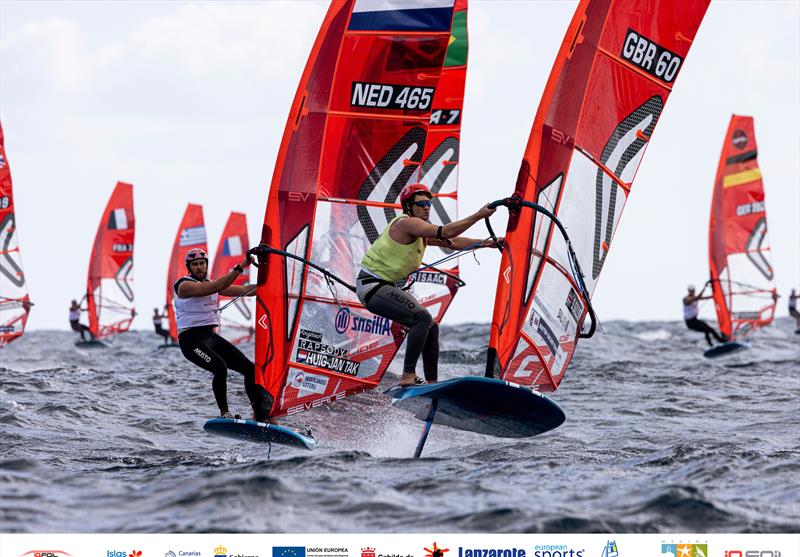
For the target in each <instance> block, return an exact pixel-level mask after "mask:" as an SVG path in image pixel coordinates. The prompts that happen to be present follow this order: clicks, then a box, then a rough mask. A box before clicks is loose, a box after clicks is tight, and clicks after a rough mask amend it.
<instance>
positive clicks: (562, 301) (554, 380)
mask: <svg viewBox="0 0 800 557" xmlns="http://www.w3.org/2000/svg"><path fill="white" fill-rule="evenodd" d="M707 6H708V1H707V0H703V1H697V2H674V1H659V0H645V1H642V0H619V1H615V2H611V1H609V0H583V1H582V2H581V3H580V4H579V5H578V8H577V10H576V12H575V15H574V17H573V19H572V22H571V23H570V26H569V28H568V30H567V34H566V36H565V38H564V42H563V43H562V45H561V48H560V50H559V52H558V56H557V58H556V62H555V64H554V66H553V70H552V72H551V73H550V78H549V80H548V82H547V86H546V87H545V91H544V94H543V97H542V100H541V103H540V105H539V110H538V111H537V113H536V118H535V120H534V124H533V129H532V130H531V135H530V138H529V140H528V146H527V148H526V151H525V156H524V158H523V161H522V166H521V168H520V171H519V176H518V178H517V184H516V189H515V191H514V193H515V194H516V195H518V196H520V197H521V198H523V199H524V200H527V201H530V202H534V203H538V204H539V205H542V206H544V207H545V208H547V209H549V210H550V211H552V212H553V213H554V214H555V215H556V216H557V217H558V218H559V220H560V221H561V222H562V223H563V225H564V226H565V227H566V230H567V231H568V234H569V237H570V239H571V242H572V247H573V248H574V251H575V253H576V255H577V260H578V262H579V264H580V266H581V268H582V270H583V272H584V273H585V282H586V287H587V289H588V295H591V293H592V292H593V291H594V288H595V286H596V284H597V280H598V278H599V276H600V271H601V270H602V267H603V263H604V261H605V258H606V255H607V254H608V250H609V249H610V246H611V243H612V239H613V236H614V231H615V230H616V227H617V224H618V222H619V218H620V216H621V214H622V209H623V206H624V205H625V202H626V200H627V197H628V194H629V192H630V188H631V185H632V182H633V179H634V176H635V175H636V170H637V169H638V167H639V164H640V162H641V160H642V156H643V155H644V151H645V148H646V145H647V142H648V141H649V139H650V137H651V136H652V134H653V129H654V127H655V125H656V123H657V121H658V119H659V117H660V115H661V112H662V110H663V108H664V104H665V103H666V101H667V97H668V96H669V93H670V91H671V90H672V87H673V85H674V82H675V79H676V78H677V75H678V72H679V70H680V68H681V66H682V65H683V61H684V60H685V57H686V55H687V54H688V52H689V48H690V46H691V44H692V41H693V39H694V37H695V33H696V32H697V29H698V27H699V25H700V22H701V21H702V19H703V16H704V14H705V11H706V8H707ZM506 244H507V248H506V249H505V250H504V253H503V257H502V260H501V265H500V274H499V277H498V284H497V294H496V299H495V308H494V315H493V319H492V328H491V335H490V341H489V348H490V354H492V353H493V352H496V355H497V363H499V366H500V370H501V377H502V378H503V379H506V380H509V381H513V382H515V383H519V384H524V385H530V386H533V387H535V388H537V389H540V390H542V391H552V390H555V389H556V388H557V387H558V385H559V383H560V382H561V380H562V378H563V376H564V371H565V370H566V368H567V365H568V363H569V361H570V359H571V358H572V355H573V353H574V351H575V345H576V342H577V339H578V335H579V333H580V331H581V330H582V327H583V322H584V320H585V318H586V316H587V308H586V307H585V306H586V304H585V303H584V299H583V298H582V295H581V294H580V288H579V286H578V284H577V281H576V280H575V278H574V273H573V271H572V269H571V265H570V261H569V259H568V256H567V244H566V242H565V240H564V239H563V237H562V236H561V234H559V233H558V230H557V229H556V227H555V226H553V224H552V221H551V220H550V219H549V218H547V217H545V216H544V215H542V214H540V213H536V212H534V211H531V210H526V209H522V210H520V211H518V212H514V213H512V214H511V215H510V217H509V223H508V229H507V232H506Z"/></svg>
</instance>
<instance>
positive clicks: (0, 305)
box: [0, 125, 31, 347]
mask: <svg viewBox="0 0 800 557" xmlns="http://www.w3.org/2000/svg"><path fill="white" fill-rule="evenodd" d="M30 308H31V301H30V297H29V296H28V283H27V282H26V281H25V273H23V272H22V258H21V257H20V253H19V240H18V239H17V220H16V216H15V215H14V193H13V191H12V190H11V169H10V168H9V167H8V159H7V158H6V147H5V140H4V138H3V126H2V125H0V347H2V346H5V345H6V344H8V343H9V342H11V341H12V340H14V339H15V338H19V337H20V336H22V333H24V332H25V324H26V323H27V321H28V313H29V312H30Z"/></svg>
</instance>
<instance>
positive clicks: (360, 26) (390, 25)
mask: <svg viewBox="0 0 800 557" xmlns="http://www.w3.org/2000/svg"><path fill="white" fill-rule="evenodd" d="M454 2H455V0H356V4H355V6H354V7H353V15H352V16H351V17H350V26H349V27H348V29H349V30H350V31H449V30H450V23H451V21H452V19H453V4H454Z"/></svg>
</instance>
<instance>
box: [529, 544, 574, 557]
mask: <svg viewBox="0 0 800 557" xmlns="http://www.w3.org/2000/svg"><path fill="white" fill-rule="evenodd" d="M585 554H586V550H585V549H583V548H581V549H574V548H572V547H569V546H568V545H535V546H533V556H532V557H585ZM520 557H521V556H520Z"/></svg>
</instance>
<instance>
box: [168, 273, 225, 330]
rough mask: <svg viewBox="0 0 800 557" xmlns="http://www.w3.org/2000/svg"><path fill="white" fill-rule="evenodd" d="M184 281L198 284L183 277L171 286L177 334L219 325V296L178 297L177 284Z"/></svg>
mask: <svg viewBox="0 0 800 557" xmlns="http://www.w3.org/2000/svg"><path fill="white" fill-rule="evenodd" d="M184 280H190V281H192V282H200V281H199V280H197V279H196V278H194V277H190V276H185V277H183V278H180V279H178V280H177V281H176V282H175V284H174V285H173V287H172V288H173V290H174V291H175V298H174V299H173V301H174V302H175V321H176V322H177V325H178V334H180V333H182V332H183V331H185V330H186V329H191V328H192V327H205V326H208V325H214V326H215V327H216V326H218V325H219V313H218V312H217V310H218V309H219V294H218V293H216V292H215V293H214V294H209V295H208V296H197V297H194V298H180V297H178V284H180V283H181V282H182V281H184Z"/></svg>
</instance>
